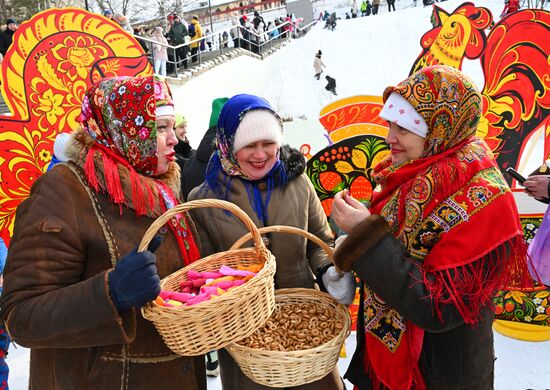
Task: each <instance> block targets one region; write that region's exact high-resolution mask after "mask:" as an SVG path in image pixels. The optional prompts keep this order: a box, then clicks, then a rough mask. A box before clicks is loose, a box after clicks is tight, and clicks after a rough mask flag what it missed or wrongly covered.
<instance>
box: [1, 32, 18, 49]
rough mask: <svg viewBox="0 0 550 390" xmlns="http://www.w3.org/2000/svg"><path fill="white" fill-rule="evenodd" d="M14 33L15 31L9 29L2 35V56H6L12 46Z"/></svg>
mask: <svg viewBox="0 0 550 390" xmlns="http://www.w3.org/2000/svg"><path fill="white" fill-rule="evenodd" d="M14 33H15V31H12V30H10V29H9V28H8V29H6V31H4V32H2V33H0V54H2V56H5V55H6V52H7V51H8V48H9V47H10V46H11V43H12V42H13V34H14Z"/></svg>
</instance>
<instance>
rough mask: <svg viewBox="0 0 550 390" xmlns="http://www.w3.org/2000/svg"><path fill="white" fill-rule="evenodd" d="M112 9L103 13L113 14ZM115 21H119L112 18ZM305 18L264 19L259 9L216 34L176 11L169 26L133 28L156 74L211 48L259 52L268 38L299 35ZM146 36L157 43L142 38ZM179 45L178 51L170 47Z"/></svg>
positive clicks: (193, 60) (163, 73)
mask: <svg viewBox="0 0 550 390" xmlns="http://www.w3.org/2000/svg"><path fill="white" fill-rule="evenodd" d="M111 15H112V13H111V11H109V10H106V11H105V12H104V16H106V17H111ZM113 20H117V19H115V18H113ZM302 20H303V19H302V18H296V16H295V15H290V14H289V15H287V16H286V17H284V18H283V17H279V18H276V19H274V20H273V21H269V22H267V23H266V22H265V20H264V18H263V17H262V16H261V15H260V14H259V12H254V16H253V18H252V19H250V18H249V17H248V15H246V14H243V15H241V16H240V17H239V18H237V17H233V18H232V19H231V25H232V26H233V27H234V28H232V29H229V30H228V29H225V30H224V31H223V32H222V33H221V34H219V36H218V35H217V34H213V33H212V31H210V29H209V28H206V29H204V30H203V27H202V25H201V23H200V22H199V17H198V16H197V15H193V16H192V17H191V20H189V22H186V21H184V20H182V19H181V18H180V17H179V16H178V15H177V14H170V15H168V17H167V18H166V26H157V27H154V28H152V29H146V28H144V27H143V26H140V27H137V28H135V29H133V34H134V35H135V36H136V37H137V39H138V41H139V42H140V44H141V46H142V48H143V50H144V51H145V53H147V54H148V55H151V57H152V63H153V65H154V70H155V74H158V75H160V76H166V74H167V69H168V68H169V67H173V66H174V64H177V66H178V68H183V69H187V68H188V66H189V61H190V62H191V64H195V63H197V62H198V61H199V56H200V53H201V52H205V51H212V50H214V49H216V48H223V49H227V48H229V47H234V48H239V47H240V48H243V49H246V50H250V51H252V52H253V53H257V54H259V53H260V51H261V47H262V45H263V44H264V43H266V42H267V41H269V40H272V39H277V38H286V37H295V36H296V35H297V34H299V30H298V29H297V27H298V26H299V25H300V23H301V22H302ZM140 37H145V38H149V39H152V40H154V41H156V42H158V43H159V44H156V43H154V42H150V41H146V40H143V39H140ZM170 46H176V47H177V48H176V49H175V50H171V49H169V47H170Z"/></svg>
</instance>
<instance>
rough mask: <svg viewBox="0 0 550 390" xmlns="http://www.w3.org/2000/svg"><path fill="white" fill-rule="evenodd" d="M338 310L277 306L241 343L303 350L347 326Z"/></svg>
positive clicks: (299, 305) (305, 306) (318, 344)
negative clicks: (260, 325) (336, 314)
mask: <svg viewBox="0 0 550 390" xmlns="http://www.w3.org/2000/svg"><path fill="white" fill-rule="evenodd" d="M334 317H335V316H334V313H333V312H332V311H331V310H329V309H328V308H326V307H323V306H321V305H319V304H315V303H299V304H285V305H277V306H276V307H275V311H274V312H273V314H272V315H271V317H270V318H269V319H268V320H267V322H266V323H265V325H264V326H262V327H261V328H259V329H258V330H256V332H254V333H253V334H252V335H251V336H250V337H247V338H245V339H243V340H241V341H239V342H238V343H239V344H240V345H243V346H245V347H249V348H253V349H261V350H266V351H302V350H305V349H310V348H315V347H318V346H320V345H323V344H325V343H326V342H328V341H330V340H332V339H333V338H335V337H336V336H337V335H338V334H339V333H340V331H341V330H342V328H343V327H344V325H343V323H342V321H340V320H339V319H337V318H334Z"/></svg>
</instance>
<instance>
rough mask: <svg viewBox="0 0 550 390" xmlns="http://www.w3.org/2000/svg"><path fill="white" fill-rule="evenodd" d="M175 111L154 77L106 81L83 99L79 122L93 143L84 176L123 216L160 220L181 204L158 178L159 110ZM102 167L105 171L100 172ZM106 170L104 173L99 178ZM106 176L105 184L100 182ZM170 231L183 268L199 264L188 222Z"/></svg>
mask: <svg viewBox="0 0 550 390" xmlns="http://www.w3.org/2000/svg"><path fill="white" fill-rule="evenodd" d="M173 105H174V103H173V101H172V95H171V93H170V89H169V88H168V84H166V82H165V81H162V80H160V79H158V78H156V77H155V76H145V77H115V78H106V79H102V80H99V81H98V82H97V83H95V84H94V85H93V86H92V87H91V88H90V89H89V90H88V91H87V92H86V94H85V95H84V99H83V102H82V114H81V116H80V118H79V119H80V122H81V123H82V126H83V127H84V129H85V130H86V132H87V133H88V134H89V135H90V136H91V137H92V139H93V140H94V144H93V145H92V146H90V148H89V150H88V151H87V154H86V155H85V156H83V160H84V167H83V168H84V173H85V175H86V178H87V180H88V183H89V185H90V186H91V187H92V188H93V189H94V190H95V191H102V192H106V193H107V194H108V195H109V197H110V199H111V200H112V201H113V202H114V203H115V204H117V205H119V206H120V207H121V213H122V205H126V206H131V207H132V208H133V209H134V210H135V212H136V214H137V215H139V216H141V215H147V214H149V215H150V216H152V217H158V216H160V214H161V213H163V212H165V211H166V210H168V209H170V208H172V207H174V206H175V205H177V204H179V200H178V199H177V198H176V196H174V192H173V191H172V189H171V188H170V187H169V186H168V185H167V184H166V183H165V182H164V181H163V180H159V179H158V178H157V176H158V172H157V164H158V156H157V152H158V151H157V123H156V119H157V118H156V112H157V109H158V108H159V107H164V106H172V107H173ZM98 161H101V164H102V167H101V164H100V165H99V167H96V163H97V162H98ZM120 166H123V167H125V168H126V169H127V170H128V174H129V176H130V183H131V194H126V195H125V193H124V189H123V185H122V181H121V178H120V171H119V167H120ZM101 168H102V170H103V172H101V173H99V174H98V171H97V169H101ZM101 174H102V175H103V180H104V182H101V180H100V179H99V178H98V176H100V175H101ZM155 204H157V205H159V208H158V210H157V209H156V208H155V207H154V205H155ZM168 227H169V228H170V229H171V230H172V232H173V233H174V236H175V238H176V240H177V242H178V246H179V248H180V250H181V252H182V255H183V260H184V265H188V264H190V263H191V262H193V261H195V260H196V259H198V258H199V251H198V248H197V246H196V244H195V241H194V239H193V236H192V234H191V232H190V229H189V224H188V222H187V219H186V217H185V216H183V215H180V214H177V215H176V216H174V217H173V218H172V219H171V221H170V222H169V223H168Z"/></svg>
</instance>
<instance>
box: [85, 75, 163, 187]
mask: <svg viewBox="0 0 550 390" xmlns="http://www.w3.org/2000/svg"><path fill="white" fill-rule="evenodd" d="M165 105H171V106H173V105H174V103H173V101H172V95H171V93H170V89H169V87H168V85H167V84H166V82H165V81H162V80H160V79H158V78H156V77H155V76H145V77H114V78H107V79H102V80H100V81H98V82H97V83H95V84H94V85H93V86H92V87H91V88H90V89H89V90H88V91H87V92H86V94H85V95H84V99H83V102H82V115H81V116H80V121H81V123H82V125H83V126H84V128H85V129H86V130H87V131H88V133H89V134H90V135H91V136H92V138H93V139H94V140H95V142H96V143H97V144H98V145H101V146H103V147H105V148H107V149H109V150H110V151H111V152H113V153H114V154H115V155H117V156H118V157H120V158H122V159H124V160H126V161H127V162H128V163H129V164H130V166H132V167H133V168H134V169H135V170H136V171H137V172H139V173H141V174H143V175H146V176H156V175H157V172H156V171H157V124H156V114H155V111H156V108H157V107H160V106H165Z"/></svg>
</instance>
